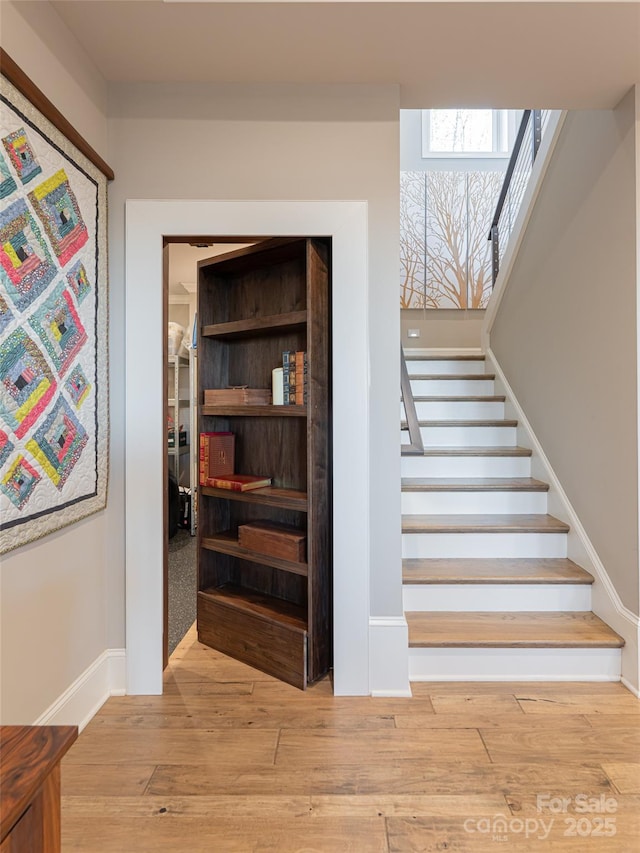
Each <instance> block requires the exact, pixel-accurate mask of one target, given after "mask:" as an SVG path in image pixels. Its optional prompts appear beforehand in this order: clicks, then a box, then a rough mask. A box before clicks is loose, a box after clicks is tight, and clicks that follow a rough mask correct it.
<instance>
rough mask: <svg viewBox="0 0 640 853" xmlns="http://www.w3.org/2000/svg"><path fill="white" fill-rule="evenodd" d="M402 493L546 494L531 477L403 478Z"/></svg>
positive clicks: (547, 487)
mask: <svg viewBox="0 0 640 853" xmlns="http://www.w3.org/2000/svg"><path fill="white" fill-rule="evenodd" d="M402 491H403V492H495V491H498V492H503V491H504V492H548V491H549V484H548V483H543V482H542V480H536V479H534V478H533V477H469V478H464V477H403V479H402Z"/></svg>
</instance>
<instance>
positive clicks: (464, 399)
mask: <svg viewBox="0 0 640 853" xmlns="http://www.w3.org/2000/svg"><path fill="white" fill-rule="evenodd" d="M506 399H507V398H506V397H505V395H504V394H498V395H495V394H494V395H480V396H473V395H469V394H467V395H464V396H453V397H450V396H446V397H415V396H414V398H413V401H414V403H504V402H505V401H506Z"/></svg>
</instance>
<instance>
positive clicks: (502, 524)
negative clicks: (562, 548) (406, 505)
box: [402, 513, 569, 533]
mask: <svg viewBox="0 0 640 853" xmlns="http://www.w3.org/2000/svg"><path fill="white" fill-rule="evenodd" d="M568 530H569V525H568V524H566V523H565V522H564V521H560V520H559V519H557V518H554V517H553V516H552V515H543V514H542V513H540V514H537V513H536V514H522V515H517V514H505V515H498V514H493V515H475V514H469V515H444V514H443V515H403V516H402V532H403V533H566V532H567V531H568Z"/></svg>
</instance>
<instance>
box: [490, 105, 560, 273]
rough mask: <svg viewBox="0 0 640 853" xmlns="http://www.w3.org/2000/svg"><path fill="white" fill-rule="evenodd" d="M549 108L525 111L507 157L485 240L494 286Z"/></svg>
mask: <svg viewBox="0 0 640 853" xmlns="http://www.w3.org/2000/svg"><path fill="white" fill-rule="evenodd" d="M549 115H550V111H549V110H525V111H524V113H523V115H522V121H521V122H520V127H519V128H518V133H517V135H516V140H515V143H514V145H513V151H512V152H511V158H510V160H509V165H508V166H507V171H506V172H505V176H504V182H503V184H502V190H501V191H500V195H499V196H498V203H497V205H496V212H495V213H494V215H493V220H492V222H491V229H490V231H489V237H488V239H489V240H491V266H492V281H493V284H494V285H495V283H496V279H497V278H498V272H499V270H500V262H501V260H502V258H503V256H504V250H505V248H506V245H507V242H508V240H509V237H510V235H511V231H512V229H513V225H514V222H515V219H516V216H517V214H518V211H519V210H520V205H521V203H522V197H523V196H524V192H525V190H526V188H527V184H528V182H529V177H530V175H531V170H532V168H533V164H534V162H535V159H536V157H537V156H538V150H539V148H540V142H541V141H542V136H543V133H544V130H545V128H546V126H547V122H548V120H549Z"/></svg>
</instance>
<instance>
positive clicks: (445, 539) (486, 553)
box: [402, 533, 567, 558]
mask: <svg viewBox="0 0 640 853" xmlns="http://www.w3.org/2000/svg"><path fill="white" fill-rule="evenodd" d="M402 556H403V557H433V558H449V557H566V556H567V534H566V533H403V534H402Z"/></svg>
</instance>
